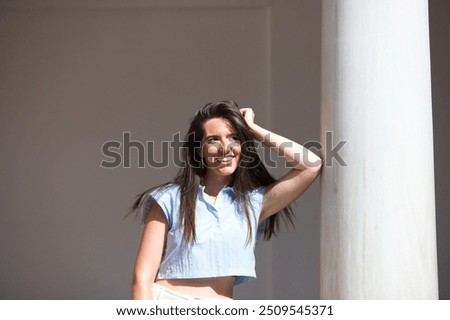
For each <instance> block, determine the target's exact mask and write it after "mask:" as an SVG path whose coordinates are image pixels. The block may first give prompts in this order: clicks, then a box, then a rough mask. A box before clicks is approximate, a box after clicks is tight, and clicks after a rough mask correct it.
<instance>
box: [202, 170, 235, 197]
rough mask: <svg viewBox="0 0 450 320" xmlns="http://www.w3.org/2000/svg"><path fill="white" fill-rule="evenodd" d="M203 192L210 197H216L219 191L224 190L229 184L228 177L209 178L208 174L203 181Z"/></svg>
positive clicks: (229, 178)
mask: <svg viewBox="0 0 450 320" xmlns="http://www.w3.org/2000/svg"><path fill="white" fill-rule="evenodd" d="M203 182H204V185H205V192H206V193H207V194H208V195H210V196H212V197H216V196H217V195H218V194H219V192H220V190H222V189H223V188H226V187H228V186H229V185H230V183H231V177H230V176H214V177H212V176H209V175H208V174H207V175H206V176H205V178H204V180H203Z"/></svg>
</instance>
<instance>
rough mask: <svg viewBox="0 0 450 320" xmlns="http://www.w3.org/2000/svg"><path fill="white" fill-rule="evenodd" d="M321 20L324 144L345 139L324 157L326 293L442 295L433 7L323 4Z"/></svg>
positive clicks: (403, 0)
mask: <svg viewBox="0 0 450 320" xmlns="http://www.w3.org/2000/svg"><path fill="white" fill-rule="evenodd" d="M322 19H323V22H322V26H323V31H322V32H323V35H322V102H321V139H322V145H323V146H325V145H326V144H327V143H328V146H330V144H333V145H337V144H338V143H339V142H340V141H346V143H345V145H344V146H343V147H342V148H341V149H340V150H339V153H338V154H339V156H340V157H342V159H339V158H338V157H335V159H334V160H332V159H328V158H330V157H331V155H332V154H331V152H328V153H327V152H325V154H324V156H325V158H326V161H325V166H324V169H323V173H322V176H321V188H322V190H321V202H322V226H321V297H322V298H323V299H437V298H438V287H437V257H436V226H435V201H434V199H435V197H434V167H433V131H432V113H431V112H432V110H431V77H430V54H429V38H428V3H427V1H426V0H364V1H362V0H323V17H322ZM326 132H331V133H332V138H333V141H330V139H326V137H327V136H328V138H330V135H331V134H330V133H328V134H326ZM325 140H328V141H325ZM331 147H332V146H331ZM327 149H331V148H327ZM331 160H332V161H331ZM336 160H339V161H336ZM341 160H343V161H345V163H346V165H344V164H343V161H341ZM339 162H340V163H339Z"/></svg>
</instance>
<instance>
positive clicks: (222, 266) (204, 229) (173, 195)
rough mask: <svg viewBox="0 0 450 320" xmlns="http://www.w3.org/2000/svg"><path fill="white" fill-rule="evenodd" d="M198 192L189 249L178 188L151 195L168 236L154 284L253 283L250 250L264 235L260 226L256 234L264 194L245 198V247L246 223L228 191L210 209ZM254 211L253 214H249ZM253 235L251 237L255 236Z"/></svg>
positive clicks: (207, 200)
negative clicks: (176, 281) (197, 281)
mask: <svg viewBox="0 0 450 320" xmlns="http://www.w3.org/2000/svg"><path fill="white" fill-rule="evenodd" d="M204 189H205V188H204V186H200V187H199V191H198V197H197V204H196V211H195V215H196V217H195V219H196V220H195V227H196V230H195V231H196V237H197V240H196V242H195V243H193V244H188V243H187V242H186V241H185V240H184V238H183V228H182V227H180V223H179V222H180V221H179V212H180V207H179V206H180V194H179V186H170V187H168V188H165V189H162V190H156V191H153V192H152V193H151V194H150V195H149V196H150V197H151V198H152V199H154V200H155V201H156V202H157V203H158V204H159V206H160V207H161V209H162V210H163V211H164V214H165V215H166V217H167V221H168V224H169V230H168V234H167V242H166V247H165V249H164V252H163V256H162V259H161V264H160V268H159V271H158V274H157V279H191V278H209V277H222V276H235V277H236V280H235V285H237V284H240V283H243V282H246V281H249V280H253V279H255V278H256V272H255V253H254V250H255V245H256V241H257V239H259V238H260V237H261V236H262V233H263V232H264V223H261V224H260V226H259V227H258V230H257V229H256V222H257V221H258V220H259V215H260V213H261V207H262V201H263V196H264V188H263V187H261V188H259V189H256V190H254V191H252V192H250V193H249V199H250V203H251V206H250V208H249V209H250V214H251V215H252V214H253V215H254V219H253V218H252V219H251V220H252V230H253V232H252V235H253V237H252V239H251V241H250V242H249V243H247V232H248V231H247V220H246V219H245V214H244V212H243V210H242V209H241V208H240V206H239V204H238V202H237V200H236V196H235V193H234V190H233V188H230V187H228V188H224V189H222V190H221V191H220V193H219V194H218V196H217V198H216V202H215V203H213V202H212V200H211V198H210V197H209V196H208V195H207V194H206V193H205V190H204ZM252 209H253V210H252ZM255 230H256V232H255Z"/></svg>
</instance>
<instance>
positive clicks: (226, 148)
mask: <svg viewBox="0 0 450 320" xmlns="http://www.w3.org/2000/svg"><path fill="white" fill-rule="evenodd" d="M203 133H204V136H203V139H202V149H201V155H202V158H204V163H205V164H206V166H207V170H208V171H207V174H214V175H219V176H230V175H232V174H233V173H234V171H236V169H237V167H238V165H239V160H240V158H241V142H240V141H239V138H238V135H237V132H236V131H235V130H234V128H233V127H232V126H231V123H230V122H229V121H228V120H227V119H225V118H214V119H209V120H207V121H206V122H205V124H204V125H203Z"/></svg>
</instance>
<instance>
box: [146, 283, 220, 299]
mask: <svg viewBox="0 0 450 320" xmlns="http://www.w3.org/2000/svg"><path fill="white" fill-rule="evenodd" d="M152 292H153V300H211V299H212V298H207V297H194V296H190V295H188V294H184V293H179V292H176V291H174V290H171V289H168V288H166V287H163V286H160V285H158V284H155V283H154V284H153V288H152Z"/></svg>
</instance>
